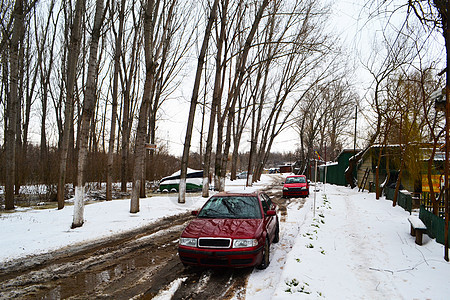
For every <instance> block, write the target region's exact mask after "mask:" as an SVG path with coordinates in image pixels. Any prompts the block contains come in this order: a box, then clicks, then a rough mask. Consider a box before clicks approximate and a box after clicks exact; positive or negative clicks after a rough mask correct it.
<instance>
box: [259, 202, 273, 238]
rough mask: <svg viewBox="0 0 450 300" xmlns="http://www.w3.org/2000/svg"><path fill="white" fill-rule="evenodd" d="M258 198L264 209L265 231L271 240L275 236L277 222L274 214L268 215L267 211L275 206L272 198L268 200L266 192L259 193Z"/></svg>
mask: <svg viewBox="0 0 450 300" xmlns="http://www.w3.org/2000/svg"><path fill="white" fill-rule="evenodd" d="M260 199H261V204H262V207H263V211H264V226H265V227H266V232H267V233H268V234H269V235H270V241H271V240H272V239H273V237H274V236H275V230H276V224H277V222H276V216H268V215H267V211H269V210H275V209H276V206H275V205H274V204H273V203H272V200H270V198H269V196H267V195H266V194H261V196H260Z"/></svg>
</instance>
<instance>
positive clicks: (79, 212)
mask: <svg viewBox="0 0 450 300" xmlns="http://www.w3.org/2000/svg"><path fill="white" fill-rule="evenodd" d="M103 7H104V3H103V0H97V1H96V8H95V16H94V26H93V29H92V34H91V41H90V47H89V48H90V49H89V52H90V53H89V66H88V74H87V75H88V78H87V82H86V92H85V97H84V102H83V114H82V116H81V128H80V132H81V133H80V141H79V147H80V148H79V152H78V176H77V185H76V187H75V202H74V214H73V222H72V228H76V227H80V226H82V225H83V223H84V219H83V215H84V189H85V186H84V184H85V180H86V177H85V172H86V163H87V154H88V138H89V128H90V122H91V120H92V118H93V114H94V109H95V106H96V102H97V97H98V96H97V93H96V91H97V77H98V72H97V68H98V57H97V52H98V45H99V40H100V34H101V27H102V24H103V19H104V11H103Z"/></svg>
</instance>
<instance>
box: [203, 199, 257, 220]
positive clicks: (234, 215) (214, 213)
mask: <svg viewBox="0 0 450 300" xmlns="http://www.w3.org/2000/svg"><path fill="white" fill-rule="evenodd" d="M198 217H199V218H213V219H260V218H261V209H260V208H259V204H258V199H257V198H256V197H254V196H251V197H248V196H224V197H212V198H211V199H209V200H208V202H206V204H205V206H204V207H203V208H202V210H201V211H200V212H199V213H198Z"/></svg>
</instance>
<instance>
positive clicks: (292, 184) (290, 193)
mask: <svg viewBox="0 0 450 300" xmlns="http://www.w3.org/2000/svg"><path fill="white" fill-rule="evenodd" d="M307 196H309V182H308V180H306V176H305V175H291V176H288V177H286V181H285V182H284V185H283V197H284V198H288V197H307Z"/></svg>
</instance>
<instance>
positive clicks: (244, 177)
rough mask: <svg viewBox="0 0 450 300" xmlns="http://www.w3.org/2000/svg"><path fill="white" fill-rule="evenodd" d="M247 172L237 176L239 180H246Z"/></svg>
mask: <svg viewBox="0 0 450 300" xmlns="http://www.w3.org/2000/svg"><path fill="white" fill-rule="evenodd" d="M247 173H248V172H247V171H244V172H241V173H239V174H238V175H237V178H239V179H246V178H247Z"/></svg>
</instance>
